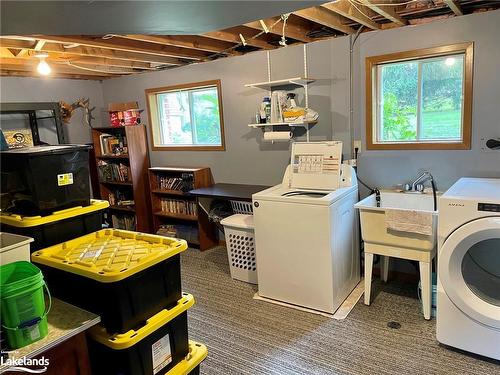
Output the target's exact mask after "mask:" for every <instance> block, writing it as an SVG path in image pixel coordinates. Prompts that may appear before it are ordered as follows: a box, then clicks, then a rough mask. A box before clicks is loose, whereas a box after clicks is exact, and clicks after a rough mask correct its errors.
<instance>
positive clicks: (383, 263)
mask: <svg viewBox="0 0 500 375" xmlns="http://www.w3.org/2000/svg"><path fill="white" fill-rule="evenodd" d="M380 258H381V259H380V278H381V279H382V281H383V282H384V283H386V282H387V279H388V278H389V260H390V259H391V257H388V256H380Z"/></svg>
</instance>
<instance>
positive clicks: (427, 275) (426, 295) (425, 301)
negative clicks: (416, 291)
mask: <svg viewBox="0 0 500 375" xmlns="http://www.w3.org/2000/svg"><path fill="white" fill-rule="evenodd" d="M419 268H420V283H421V285H422V308H423V310H424V318H425V319H427V320H429V319H430V318H431V308H432V306H431V305H432V292H431V288H432V263H431V262H419Z"/></svg>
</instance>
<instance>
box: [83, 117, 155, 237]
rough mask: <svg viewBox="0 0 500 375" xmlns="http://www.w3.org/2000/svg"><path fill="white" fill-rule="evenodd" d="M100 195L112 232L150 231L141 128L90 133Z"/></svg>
mask: <svg viewBox="0 0 500 375" xmlns="http://www.w3.org/2000/svg"><path fill="white" fill-rule="evenodd" d="M92 140H93V144H94V151H95V159H96V166H97V173H98V179H99V194H100V198H101V199H107V200H108V201H109V203H110V207H109V220H108V223H109V224H110V225H111V226H113V227H114V228H120V229H126V230H135V231H138V232H150V231H151V225H152V223H151V214H150V212H151V208H150V207H151V206H150V202H149V200H148V199H144V198H145V197H147V196H148V195H149V184H148V172H147V171H148V168H149V155H148V145H147V138H146V128H145V126H144V125H135V126H123V127H116V128H113V127H99V128H93V129H92Z"/></svg>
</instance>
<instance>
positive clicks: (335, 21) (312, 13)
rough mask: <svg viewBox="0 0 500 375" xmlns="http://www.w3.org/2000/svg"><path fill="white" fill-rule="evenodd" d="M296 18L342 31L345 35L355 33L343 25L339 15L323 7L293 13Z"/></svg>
mask: <svg viewBox="0 0 500 375" xmlns="http://www.w3.org/2000/svg"><path fill="white" fill-rule="evenodd" d="M293 14H296V15H297V16H300V17H302V18H305V19H308V20H310V21H313V22H316V23H319V24H321V25H324V26H327V27H330V28H332V29H335V30H338V31H342V32H343V33H345V34H353V33H355V32H356V30H354V29H353V28H352V27H350V26H347V25H344V23H343V19H342V17H341V16H340V15H338V14H336V13H334V12H332V11H330V10H328V9H325V8H323V7H312V8H307V9H302V10H298V11H295V12H293Z"/></svg>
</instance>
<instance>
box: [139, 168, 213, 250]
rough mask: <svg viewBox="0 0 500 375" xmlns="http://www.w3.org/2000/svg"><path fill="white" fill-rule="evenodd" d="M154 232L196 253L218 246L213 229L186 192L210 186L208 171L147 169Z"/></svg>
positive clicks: (203, 212) (194, 200)
mask: <svg viewBox="0 0 500 375" xmlns="http://www.w3.org/2000/svg"><path fill="white" fill-rule="evenodd" d="M149 185H150V192H151V207H152V210H153V231H154V233H157V234H160V235H163V236H167V237H177V238H182V239H185V240H186V241H188V243H189V244H190V245H194V246H197V247H199V248H200V250H206V249H210V248H211V247H213V246H216V245H217V244H218V240H217V236H216V230H215V227H214V225H213V224H212V223H210V222H209V220H208V215H207V214H206V212H205V211H203V210H202V209H201V208H200V207H199V204H198V200H197V198H196V197H194V196H191V195H190V194H189V191H190V190H193V189H197V188H201V187H207V186H211V185H213V179H212V174H211V172H210V168H180V167H153V168H149Z"/></svg>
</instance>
